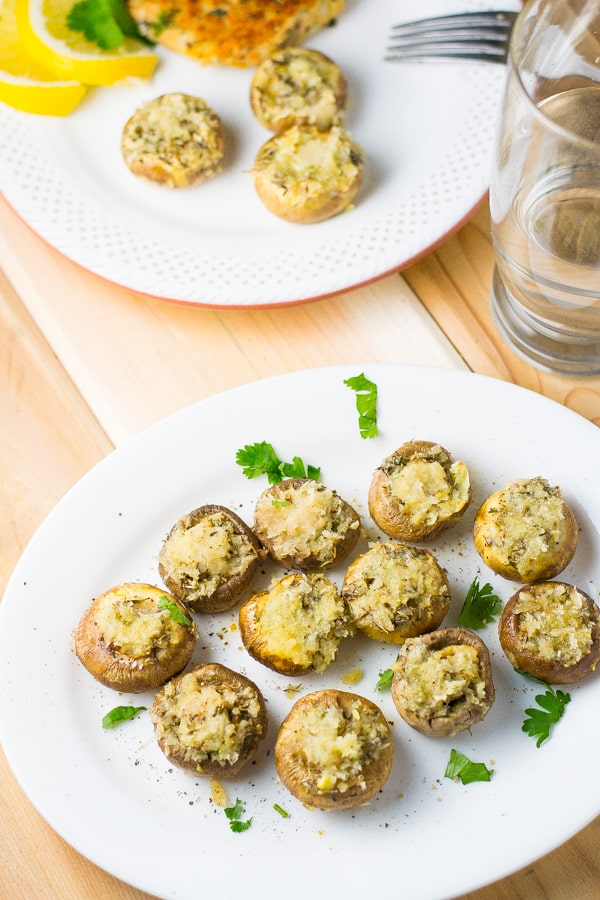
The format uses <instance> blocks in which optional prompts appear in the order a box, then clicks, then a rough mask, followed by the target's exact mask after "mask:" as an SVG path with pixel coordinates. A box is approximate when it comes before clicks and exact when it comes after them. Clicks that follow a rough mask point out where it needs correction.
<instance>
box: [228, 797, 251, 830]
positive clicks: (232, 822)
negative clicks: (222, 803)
mask: <svg viewBox="0 0 600 900" xmlns="http://www.w3.org/2000/svg"><path fill="white" fill-rule="evenodd" d="M223 812H224V813H225V815H226V816H227V818H228V819H229V827H230V828H231V830H232V831H235V832H238V833H239V832H240V831H248V829H249V828H250V826H251V825H252V819H246V821H245V822H243V821H242V816H243V814H244V805H243V803H242V801H241V800H240V799H239V797H238V798H237V800H236V801H235V805H234V806H226V807H225V809H224V810H223Z"/></svg>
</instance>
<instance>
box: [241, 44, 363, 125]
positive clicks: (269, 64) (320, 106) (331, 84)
mask: <svg viewBox="0 0 600 900" xmlns="http://www.w3.org/2000/svg"><path fill="white" fill-rule="evenodd" d="M347 102H348V82H347V81H346V78H345V77H344V74H343V73H342V70H341V69H340V67H339V66H338V65H337V63H335V62H334V61H333V60H332V59H330V58H329V57H328V56H325V54H323V53H319V51H317V50H309V49H308V48H306V47H285V48H283V49H281V50H277V51H276V52H275V53H273V54H272V55H271V56H269V58H268V59H266V60H264V62H262V63H261V64H260V66H259V67H258V68H257V70H256V72H255V73H254V77H253V78H252V83H251V85H250V106H251V108H252V111H253V113H254V115H255V116H256V118H257V119H258V121H259V122H260V124H261V125H263V126H264V127H265V128H268V129H269V131H274V132H275V133H278V132H280V131H285V130H286V128H291V126H292V125H314V126H316V127H317V128H319V129H321V130H323V129H325V128H331V126H332V125H341V124H342V121H343V119H344V114H345V111H346V104H347Z"/></svg>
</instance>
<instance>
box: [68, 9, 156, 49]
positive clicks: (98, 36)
mask: <svg viewBox="0 0 600 900" xmlns="http://www.w3.org/2000/svg"><path fill="white" fill-rule="evenodd" d="M67 27H68V28H70V29H71V31H80V32H81V33H82V34H83V35H84V37H85V38H86V40H88V41H90V43H92V44H96V46H97V47H100V49H101V50H117V49H118V48H119V47H121V46H122V44H123V42H124V41H125V38H136V40H138V41H142V42H143V43H146V44H150V43H151V41H149V40H148V39H147V38H145V37H144V36H143V35H142V34H141V33H140V31H139V29H138V27H137V24H136V22H135V20H134V19H133V18H132V16H131V15H130V13H129V10H128V9H127V4H126V2H125V0H80V2H79V3H76V4H75V5H74V6H72V7H71V9H70V11H69V12H68V14H67Z"/></svg>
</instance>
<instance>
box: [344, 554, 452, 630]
mask: <svg viewBox="0 0 600 900" xmlns="http://www.w3.org/2000/svg"><path fill="white" fill-rule="evenodd" d="M342 597H343V598H344V599H345V600H346V602H347V603H348V606H349V608H350V612H351V614H352V618H353V621H354V623H355V625H356V627H357V628H359V629H360V630H361V631H362V632H363V634H366V635H367V637H369V638H372V639H373V640H376V641H385V642H386V643H390V644H402V643H404V641H405V640H406V638H407V637H414V636H415V635H418V634H425V633H426V632H428V631H433V629H434V628H437V627H438V626H439V625H440V624H441V623H442V621H443V619H444V617H445V616H446V613H447V612H448V609H449V606H450V599H451V597H450V586H449V584H448V579H447V577H446V574H445V572H444V570H443V569H442V568H441V566H440V565H439V564H438V562H437V560H436V559H435V557H434V555H433V553H431V552H430V551H429V550H424V549H421V548H417V547H411V546H409V545H408V544H404V543H400V542H398V541H386V542H384V543H381V544H374V545H373V546H372V547H370V548H369V550H367V551H366V553H363V554H361V555H360V556H358V557H357V558H356V559H355V560H353V561H352V562H351V563H350V565H349V567H348V569H347V571H346V575H345V576H344V581H343V584H342Z"/></svg>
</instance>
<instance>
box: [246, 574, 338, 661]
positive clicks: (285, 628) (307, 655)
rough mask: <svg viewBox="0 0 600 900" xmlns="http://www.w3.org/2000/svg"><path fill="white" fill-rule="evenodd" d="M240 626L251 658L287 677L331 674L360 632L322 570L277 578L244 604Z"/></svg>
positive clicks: (335, 587) (332, 584) (334, 587)
mask: <svg viewBox="0 0 600 900" xmlns="http://www.w3.org/2000/svg"><path fill="white" fill-rule="evenodd" d="M239 624H240V633H241V637H242V641H243V643H244V646H245V647H246V649H247V650H248V652H249V654H250V655H251V656H252V657H254V659H256V660H258V662H261V663H262V664H263V665H265V666H267V667H268V668H269V669H273V670H275V671H276V672H281V673H282V674H283V675H306V674H308V673H310V672H323V671H325V669H326V668H327V667H328V666H329V665H330V664H331V663H332V662H333V660H334V659H335V657H336V655H337V652H338V648H339V645H340V643H341V642H342V640H343V639H344V638H346V637H349V636H350V635H352V634H353V633H354V628H353V625H352V621H351V616H350V611H349V609H348V606H347V604H346V602H345V601H344V600H343V598H342V597H341V596H340V594H339V591H338V589H337V586H336V585H335V584H334V583H333V581H330V580H329V579H328V578H326V577H325V575H322V574H321V573H318V572H316V573H312V574H308V575H307V574H305V573H301V572H294V573H291V574H289V575H286V576H284V577H283V578H279V579H273V581H272V582H271V584H270V586H269V588H268V589H267V590H266V591H261V592H260V593H258V594H255V595H254V596H253V597H250V599H249V600H247V601H246V602H245V603H244V604H243V605H242V607H241V609H240V616H239Z"/></svg>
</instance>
